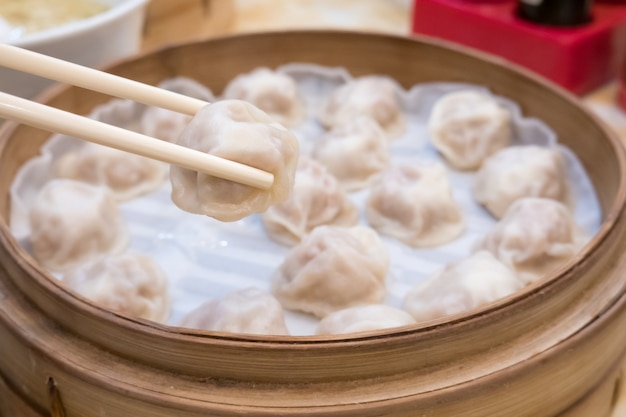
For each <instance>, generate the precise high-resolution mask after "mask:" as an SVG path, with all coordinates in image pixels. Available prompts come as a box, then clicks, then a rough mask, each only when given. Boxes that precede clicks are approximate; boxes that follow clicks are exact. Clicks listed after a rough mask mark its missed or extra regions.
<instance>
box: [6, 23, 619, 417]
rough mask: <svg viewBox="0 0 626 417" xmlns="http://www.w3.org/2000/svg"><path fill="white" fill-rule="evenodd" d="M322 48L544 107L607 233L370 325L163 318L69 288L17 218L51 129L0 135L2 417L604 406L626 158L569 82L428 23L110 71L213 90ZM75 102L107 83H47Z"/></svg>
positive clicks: (581, 411) (603, 410) (184, 52)
mask: <svg viewBox="0 0 626 417" xmlns="http://www.w3.org/2000/svg"><path fill="white" fill-rule="evenodd" d="M288 62H314V63H319V64H322V65H327V66H344V67H346V68H347V69H348V70H349V71H351V72H352V73H353V74H355V75H363V74H369V73H382V74H388V75H390V76H392V77H394V78H395V79H396V80H398V81H399V82H400V83H401V84H403V85H406V86H408V85H412V84H415V83H418V82H429V81H459V82H469V83H475V84H484V85H486V86H488V87H489V88H490V89H492V91H494V92H495V93H496V94H499V95H502V96H505V97H509V98H511V99H513V100H515V101H516V102H517V103H519V105H520V106H521V108H522V110H523V111H524V113H525V114H526V115H528V116H530V117H537V118H539V119H541V120H543V121H545V122H546V123H547V124H548V125H549V126H550V127H551V128H553V129H554V130H555V131H556V132H557V134H558V135H559V138H560V141H561V142H562V143H564V144H565V145H567V146H569V147H570V148H571V149H572V150H574V151H575V152H576V153H577V154H578V156H579V157H580V160H581V161H582V163H583V165H584V166H585V168H586V169H587V171H588V173H589V175H590V177H591V179H592V182H593V184H594V186H595V188H596V190H597V194H598V198H599V201H600V205H601V208H602V211H603V224H602V226H601V229H600V231H599V233H598V234H597V235H596V236H595V237H594V238H593V239H592V240H591V242H590V243H589V244H588V245H587V246H586V247H585V249H584V250H583V251H582V252H581V253H580V254H579V255H578V256H577V257H576V258H575V259H574V260H573V261H572V262H570V263H569V264H567V265H566V266H564V267H562V268H561V269H559V270H558V271H556V272H555V273H554V274H552V275H550V276H549V277H546V278H545V279H543V280H541V281H539V282H538V283H536V284H534V285H532V286H530V287H527V288H525V289H524V290H523V291H521V292H520V293H518V294H515V295H514V296H511V297H508V298H506V299H504V300H501V301H500V302H498V303H495V304H492V305H489V306H488V307H486V308H483V309H481V310H479V311H473V312H471V313H470V314H464V315H459V316H453V317H451V318H448V319H446V320H440V321H438V322H432V323H428V324H426V325H421V326H413V327H408V328H402V329H401V330H396V331H393V330H388V331H380V332H373V333H365V334H359V335H358V337H354V338H346V337H338V336H336V337H287V336H282V337H279V336H276V337H269V336H267V337H261V336H245V335H236V334H227V333H216V332H214V333H211V332H201V331H192V330H186V329H180V328H175V327H168V326H164V325H159V324H155V323H152V322H148V321H142V320H139V319H133V318H129V317H126V316H123V315H119V314H115V313H111V312H109V311H107V310H104V309H101V308H99V307H98V306H96V305H93V304H91V303H89V302H87V301H85V300H83V299H82V298H78V297H76V296H75V295H74V294H73V293H71V292H70V291H68V290H67V289H65V288H63V287H62V286H61V285H59V283H58V282H57V281H56V280H54V279H51V276H50V275H49V274H48V273H47V272H46V271H45V270H44V269H43V268H42V267H41V266H40V265H38V264H37V262H36V261H34V260H33V259H32V258H31V257H30V256H29V255H28V254H27V253H26V251H24V250H23V249H22V248H21V247H20V246H19V244H18V243H17V241H16V240H15V239H14V238H13V237H12V235H11V233H10V232H9V229H8V226H7V223H8V216H9V212H10V204H11V202H10V199H9V193H8V190H9V187H10V184H11V181H12V179H13V177H14V175H15V173H16V171H17V170H18V168H19V167H20V166H21V165H22V164H23V163H24V162H25V161H26V160H28V159H29V158H31V157H33V156H34V155H36V154H37V152H38V149H39V147H40V146H41V145H42V143H44V141H45V140H46V138H47V137H48V136H49V134H48V133H46V132H42V131H39V130H36V129H34V128H30V127H26V126H21V125H15V124H12V123H6V124H5V126H4V127H3V129H2V131H1V133H0V138H1V142H0V170H1V173H2V175H0V196H1V198H0V215H1V217H2V219H1V221H0V261H1V263H0V352H1V353H0V415H2V416H17V415H20V416H26V417H30V416H33V417H34V416H54V417H58V416H63V415H66V416H68V417H78V416H80V417H92V416H93V417H95V416H133V415H137V416H155V417H165V416H167V417H171V416H179V417H192V416H193V417H196V416H242V415H246V416H255V417H256V416H259V417H260V416H268V417H269V416H305V415H306V416H345V417H347V416H354V417H357V416H358V417H367V416H381V415H385V416H429V417H452V416H454V417H461V416H463V417H484V416H490V417H491V416H493V417H496V416H502V417H504V416H506V417H510V416H515V417H554V416H562V417H583V416H584V417H589V416H593V417H608V416H609V415H610V414H611V409H612V407H613V406H614V403H615V400H616V397H617V394H618V392H619V390H620V380H621V371H620V369H621V367H620V365H621V362H622V358H623V355H624V352H625V350H626V335H625V333H624V332H623V329H624V328H625V326H626V297H625V295H624V290H625V283H626V281H625V280H624V278H623V275H624V272H623V271H624V269H625V268H626V257H625V256H624V250H625V249H626V239H625V238H624V233H625V232H626V219H625V218H624V208H625V206H624V204H625V199H626V184H625V182H624V178H625V176H624V175H625V173H626V159H625V155H624V152H623V150H622V147H621V145H620V144H619V142H618V140H617V139H616V138H615V137H614V136H613V134H612V133H610V132H609V131H608V130H607V129H605V128H604V127H603V126H602V125H601V124H600V123H599V122H598V121H597V119H595V118H594V117H593V116H592V115H591V114H590V113H589V112H588V111H586V110H585V109H584V108H583V107H582V106H581V105H580V103H579V102H578V101H577V100H576V99H575V98H574V97H572V96H571V95H569V94H567V93H565V92H564V91H562V90H560V89H558V88H556V87H554V86H553V85H551V84H549V83H547V82H545V81H543V80H542V79H539V78H537V77H535V76H533V75H531V74H529V73H528V72H525V71H523V70H521V69H519V68H517V67H514V66H512V65H510V64H508V63H506V62H504V61H501V60H498V59H495V58H493V57H489V56H484V55H482V54H478V53H475V52H472V51H467V50H465V49H463V48H460V47H457V46H452V45H450V44H446V43H442V42H439V41H433V40H429V39H424V38H413V39H409V38H400V37H393V36H385V35H374V34H359V33H346V32H332V31H321V32H310V31H302V32H286V33H266V34H254V35H242V36H234V37H226V38H221V39H215V40H208V41H202V42H199V43H191V44H184V45H180V46H175V47H171V48H167V49H164V50H160V51H157V52H154V53H150V54H147V55H144V56H140V57H137V58H135V59H132V60H129V61H126V62H122V63H120V64H118V65H116V66H115V67H113V68H111V69H110V71H111V72H113V73H116V74H119V75H122V76H124V77H127V78H131V79H136V80H140V81H143V82H147V83H157V82H159V81H161V80H162V79H164V78H166V77H171V76H175V75H185V76H189V77H192V78H195V79H197V80H199V81H200V82H203V83H205V84H206V85H208V86H209V87H210V88H212V89H213V90H214V91H221V89H222V88H223V87H224V85H225V84H226V83H227V82H228V81H229V80H230V79H231V78H232V77H233V76H234V75H235V74H238V73H242V72H246V71H250V70H252V69H253V68H255V67H257V66H261V65H264V66H270V67H274V66H278V65H280V64H284V63H288ZM40 99H41V101H44V102H46V103H48V104H50V105H52V106H55V107H59V108H62V109H65V110H69V111H73V112H76V113H80V114H86V113H88V112H89V111H90V110H91V109H92V108H93V107H94V106H95V105H97V104H100V103H102V102H104V101H106V100H109V99H110V98H109V97H107V96H104V95H100V94H97V93H94V92H91V91H86V90H83V89H79V88H75V87H58V88H56V89H54V90H52V91H49V92H48V93H47V94H45V95H44V96H42V97H41V98H40Z"/></svg>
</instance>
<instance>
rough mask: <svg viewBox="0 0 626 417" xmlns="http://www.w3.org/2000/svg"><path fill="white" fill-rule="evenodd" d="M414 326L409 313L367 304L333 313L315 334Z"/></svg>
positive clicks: (319, 325)
mask: <svg viewBox="0 0 626 417" xmlns="http://www.w3.org/2000/svg"><path fill="white" fill-rule="evenodd" d="M410 324H415V320H414V319H413V317H411V315H410V314H409V313H407V312H406V311H403V310H399V309H397V308H394V307H391V306H388V305H384V304H369V305H364V306H356V307H350V308H346V309H344V310H339V311H335V312H334V313H331V314H329V315H328V316H326V317H324V318H323V319H322V320H321V321H320V322H319V324H318V325H317V330H316V333H317V334H345V333H357V332H367V331H371V330H381V329H388V328H392V327H400V326H408V325H410Z"/></svg>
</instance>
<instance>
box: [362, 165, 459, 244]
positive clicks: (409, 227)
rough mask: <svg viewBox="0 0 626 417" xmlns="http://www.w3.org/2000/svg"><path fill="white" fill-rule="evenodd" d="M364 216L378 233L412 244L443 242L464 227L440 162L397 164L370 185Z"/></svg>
mask: <svg viewBox="0 0 626 417" xmlns="http://www.w3.org/2000/svg"><path fill="white" fill-rule="evenodd" d="M365 204H366V213H367V219H368V221H369V223H370V225H371V226H372V227H373V228H374V229H376V230H377V231H378V232H379V233H381V234H383V235H387V236H391V237H394V238H396V239H398V240H400V241H401V242H404V243H405V244H407V245H409V246H413V247H432V246H438V245H442V244H444V243H447V242H450V241H451V240H453V239H455V238H457V237H458V236H459V235H460V234H461V233H462V232H463V230H465V221H464V219H463V213H462V211H461V207H460V206H459V205H458V204H457V202H456V201H455V200H454V196H453V195H452V188H451V186H450V183H449V181H448V177H447V175H446V169H445V167H444V166H443V165H441V164H439V163H437V164H431V165H422V166H418V165H399V166H394V167H392V168H391V169H389V170H387V171H386V172H385V173H384V174H383V176H382V177H381V178H380V179H379V180H378V181H377V182H376V183H375V184H374V185H373V186H372V188H371V191H370V196H369V198H368V199H367V201H366V203H365Z"/></svg>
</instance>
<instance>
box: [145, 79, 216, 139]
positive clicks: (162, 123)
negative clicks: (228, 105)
mask: <svg viewBox="0 0 626 417" xmlns="http://www.w3.org/2000/svg"><path fill="white" fill-rule="evenodd" d="M159 88H163V89H165V90H168V91H173V92H175V93H178V94H183V95H185V96H188V97H193V98H197V99H199V100H204V101H206V102H207V103H212V102H214V101H215V97H214V96H213V93H212V92H211V90H209V89H208V88H206V87H205V86H203V85H202V84H200V83H198V82H197V81H195V80H193V79H191V78H187V77H174V78H169V79H167V80H165V81H163V82H162V83H160V84H159ZM190 120H191V116H189V115H187V114H183V113H178V112H175V111H171V110H167V109H164V108H162V107H148V108H147V109H146V111H145V113H144V114H143V116H142V117H141V131H142V132H143V134H144V135H148V136H151V137H154V138H158V139H161V140H164V141H167V142H173V143H174V142H176V139H177V138H178V136H180V134H181V132H182V131H183V130H184V129H185V127H186V126H187V124H188V123H189V121H190Z"/></svg>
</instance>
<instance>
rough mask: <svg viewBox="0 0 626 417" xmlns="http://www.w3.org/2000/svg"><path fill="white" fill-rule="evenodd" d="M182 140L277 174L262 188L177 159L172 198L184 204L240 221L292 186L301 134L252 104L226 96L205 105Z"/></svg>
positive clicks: (283, 195) (278, 199) (185, 207)
mask: <svg viewBox="0 0 626 417" xmlns="http://www.w3.org/2000/svg"><path fill="white" fill-rule="evenodd" d="M177 142H178V144H179V145H182V146H186V147H188V148H192V149H196V150H199V151H202V152H206V153H210V154H212V155H215V156H219V157H222V158H225V159H229V160H232V161H236V162H239V163H242V164H245V165H249V166H252V167H255V168H258V169H261V170H263V171H267V172H270V173H272V174H273V175H274V183H273V185H272V186H271V187H270V188H269V189H268V190H261V189H257V188H253V187H250V186H247V185H242V184H238V183H235V182H233V181H229V180H224V179H221V178H217V177H214V176H211V175H207V174H203V173H200V172H197V171H193V170H190V169H185V168H181V167H178V166H174V165H173V166H172V167H171V169H170V180H171V183H172V201H173V202H174V204H176V205H177V206H178V207H179V208H181V209H182V210H185V211H188V212H191V213H197V214H205V215H207V216H210V217H214V218H216V219H218V220H221V221H236V220H240V219H242V218H244V217H246V216H248V215H250V214H252V213H261V212H264V211H265V210H267V208H268V207H269V206H270V205H272V204H276V203H279V202H281V201H284V200H285V199H287V197H288V196H289V192H290V191H291V188H292V187H293V182H294V177H295V171H296V166H297V163H298V140H297V139H296V137H295V136H294V135H293V133H291V132H290V131H289V130H287V129H286V128H284V127H283V126H281V125H280V124H278V123H275V122H274V121H273V120H272V119H271V117H270V116H268V115H267V114H266V113H264V112H263V111H261V110H259V109H258V108H256V107H255V106H253V105H252V104H249V103H246V102H244V101H241V100H223V101H218V102H216V103H213V104H210V105H208V106H206V107H204V108H202V109H200V111H199V112H198V113H197V114H196V116H195V117H194V118H193V119H192V120H191V122H190V123H189V124H188V125H187V127H186V128H185V130H183V132H182V134H181V136H180V137H179V138H178V141H177Z"/></svg>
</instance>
